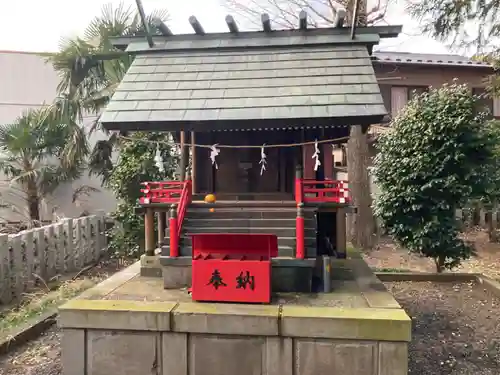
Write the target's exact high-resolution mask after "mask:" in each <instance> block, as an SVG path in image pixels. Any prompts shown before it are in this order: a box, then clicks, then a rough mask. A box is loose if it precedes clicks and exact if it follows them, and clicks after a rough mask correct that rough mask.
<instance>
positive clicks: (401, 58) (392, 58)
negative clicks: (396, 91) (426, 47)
mask: <svg viewBox="0 0 500 375" xmlns="http://www.w3.org/2000/svg"><path fill="white" fill-rule="evenodd" d="M372 57H373V58H374V59H375V60H376V61H379V62H381V63H391V64H394V63H396V64H411V65H447V66H471V67H481V68H488V67H490V65H489V64H488V63H485V62H481V61H475V60H472V59H470V58H469V57H466V56H460V55H438V54H423V53H410V52H385V51H376V52H373V56H372Z"/></svg>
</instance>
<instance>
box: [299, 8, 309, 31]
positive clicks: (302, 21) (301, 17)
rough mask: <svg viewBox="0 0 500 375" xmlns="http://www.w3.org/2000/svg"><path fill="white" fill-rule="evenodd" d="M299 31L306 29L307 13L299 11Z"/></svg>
mask: <svg viewBox="0 0 500 375" xmlns="http://www.w3.org/2000/svg"><path fill="white" fill-rule="evenodd" d="M299 29H301V30H306V29H307V13H306V11H305V10H301V11H300V13H299Z"/></svg>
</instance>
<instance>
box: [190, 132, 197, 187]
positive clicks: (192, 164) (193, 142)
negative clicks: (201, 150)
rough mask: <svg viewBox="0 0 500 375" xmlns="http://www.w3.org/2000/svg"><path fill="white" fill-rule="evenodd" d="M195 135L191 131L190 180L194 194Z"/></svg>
mask: <svg viewBox="0 0 500 375" xmlns="http://www.w3.org/2000/svg"><path fill="white" fill-rule="evenodd" d="M195 144H196V136H195V133H194V131H191V181H192V183H191V184H192V193H193V195H194V194H196V146H195Z"/></svg>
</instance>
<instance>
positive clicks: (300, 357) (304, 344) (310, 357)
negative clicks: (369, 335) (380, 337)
mask: <svg viewBox="0 0 500 375" xmlns="http://www.w3.org/2000/svg"><path fill="white" fill-rule="evenodd" d="M295 347H296V349H295V350H296V352H295V357H296V358H297V362H296V364H295V372H294V373H295V374H297V375H332V374H342V375H360V374H363V375H376V372H375V370H376V369H375V368H374V366H373V365H374V363H375V358H376V348H377V346H376V343H373V342H372V343H368V342H332V341H326V340H325V341H321V340H310V339H298V340H296V343H295Z"/></svg>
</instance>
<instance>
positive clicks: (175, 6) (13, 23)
mask: <svg viewBox="0 0 500 375" xmlns="http://www.w3.org/2000/svg"><path fill="white" fill-rule="evenodd" d="M122 1H123V2H124V3H125V4H127V5H128V4H130V5H131V6H134V7H135V0H122ZM404 1H405V0H392V5H391V7H390V12H389V14H388V15H387V17H386V21H387V22H388V23H389V24H401V25H404V27H403V33H402V34H401V35H400V36H399V37H398V38H396V39H390V40H386V41H383V43H382V44H381V45H380V47H379V49H381V50H390V51H402V52H403V51H404V52H414V53H418V52H420V53H448V50H447V48H446V47H445V46H443V45H442V44H440V43H438V42H436V41H434V40H432V39H430V38H427V37H424V36H421V35H420V36H419V35H418V34H419V31H418V24H417V23H416V22H415V21H413V20H412V19H411V18H410V17H408V16H407V15H405V12H404ZM142 2H143V6H144V8H145V10H146V13H147V12H148V11H151V10H153V9H167V10H168V11H169V14H170V21H169V22H168V26H169V27H170V28H171V29H172V31H173V32H174V33H190V32H192V29H191V27H190V25H189V23H188V18H189V16H191V15H195V16H196V17H197V18H198V20H199V21H200V23H201V24H202V25H203V27H204V29H205V31H206V32H216V31H226V29H227V26H226V24H225V22H224V17H225V16H226V14H228V13H229V12H228V11H227V10H226V9H224V7H222V6H221V0H142ZM105 3H113V4H116V5H118V4H120V0H85V1H81V0H15V1H9V7H8V8H5V9H4V10H3V11H2V12H1V13H0V35H2V37H0V50H3V51H31V52H54V51H57V48H58V45H59V41H60V39H61V37H71V36H76V35H81V34H82V32H83V30H84V29H85V27H86V26H87V24H88V23H89V21H90V20H92V18H93V17H94V16H95V15H97V14H99V13H100V9H101V7H102V5H103V4H105ZM7 9H8V10H7ZM235 18H236V21H238V19H237V17H235ZM9 36H12V37H9Z"/></svg>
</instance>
